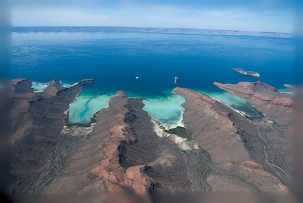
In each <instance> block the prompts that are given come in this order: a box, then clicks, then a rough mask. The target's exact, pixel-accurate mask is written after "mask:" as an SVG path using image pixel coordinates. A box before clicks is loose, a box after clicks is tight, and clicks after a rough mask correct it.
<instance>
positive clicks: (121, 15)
mask: <svg viewBox="0 0 303 203" xmlns="http://www.w3.org/2000/svg"><path fill="white" fill-rule="evenodd" d="M8 1H9V2H10V3H9V4H10V5H9V6H10V10H11V21H12V24H13V26H68V25H69V26H127V27H128V26H132V27H167V28H203V29H224V30H247V31H274V32H293V27H294V26H293V23H294V22H293V21H294V20H293V18H294V16H293V8H292V6H293V4H292V3H291V2H292V0H285V1H284V0H184V1H181V0H147V1H144V0H8Z"/></svg>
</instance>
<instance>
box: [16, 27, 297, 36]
mask: <svg viewBox="0 0 303 203" xmlns="http://www.w3.org/2000/svg"><path fill="white" fill-rule="evenodd" d="M39 27H41V28H42V27H53V28H55V27H58V28H63V27H70V28H72V27H73V28H77V27H79V28H80V27H100V28H101V27H102V28H106V27H107V28H113V27H116V28H136V29H172V30H173V29H184V30H186V29H187V30H213V31H236V32H250V33H273V34H289V35H293V33H291V32H275V31H249V30H226V29H209V28H190V27H188V28H186V27H183V28H182V27H179V28H178V27H174V28H170V27H137V26H116V25H111V26H108V25H106V26H105V25H21V26H20V25H18V26H11V28H39Z"/></svg>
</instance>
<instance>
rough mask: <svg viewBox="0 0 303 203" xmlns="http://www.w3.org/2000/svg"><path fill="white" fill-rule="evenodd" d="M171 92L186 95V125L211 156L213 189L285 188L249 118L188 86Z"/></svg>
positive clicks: (278, 189) (279, 189)
mask: <svg viewBox="0 0 303 203" xmlns="http://www.w3.org/2000/svg"><path fill="white" fill-rule="evenodd" d="M173 92H174V93H176V94H179V95H181V96H183V97H184V98H185V99H186V102H185V103H184V104H183V107H184V109H185V112H184V118H183V121H184V124H185V127H186V128H187V129H189V130H190V131H191V132H192V135H193V136H194V139H195V140H196V141H197V142H198V143H199V145H200V146H201V147H202V148H204V149H205V150H207V151H208V153H209V154H210V157H211V159H212V160H213V163H214V169H213V170H212V171H213V173H212V175H211V176H209V178H208V179H207V181H208V183H209V184H210V185H211V186H212V187H213V190H229V186H231V185H232V186H233V187H232V188H234V189H236V188H242V189H246V190H262V191H282V190H285V189H286V187H285V186H284V184H283V183H282V182H281V181H282V180H281V178H280V177H279V176H278V175H277V174H276V173H275V171H274V170H272V168H271V167H270V166H269V164H268V163H267V161H266V155H265V154H264V141H263V140H262V139H261V138H260V137H259V136H258V130H257V128H256V126H254V125H253V124H252V123H251V122H250V121H249V120H248V119H246V118H245V117H243V116H241V115H240V114H238V113H237V112H235V111H233V110H232V109H230V108H228V107H227V106H225V105H223V104H221V103H220V102H217V101H216V100H214V99H212V98H210V97H208V96H206V95H203V94H200V93H197V92H194V91H192V90H190V89H185V88H175V89H174V90H173ZM279 179H280V180H279ZM222 185H225V186H226V187H224V188H222V187H221V186H222Z"/></svg>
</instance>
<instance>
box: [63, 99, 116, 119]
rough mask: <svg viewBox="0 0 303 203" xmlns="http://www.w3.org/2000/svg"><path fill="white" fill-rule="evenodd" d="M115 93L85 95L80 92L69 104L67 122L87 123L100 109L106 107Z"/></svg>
mask: <svg viewBox="0 0 303 203" xmlns="http://www.w3.org/2000/svg"><path fill="white" fill-rule="evenodd" d="M114 96H115V95H86V94H85V93H80V94H79V96H77V98H76V101H75V102H74V103H73V104H71V105H70V108H69V117H68V122H69V123H70V124H76V123H78V124H79V123H81V124H87V123H90V121H91V118H92V117H93V116H94V114H95V113H96V112H98V111H99V110H100V109H103V108H106V107H108V104H109V101H110V99H111V98H112V97H114Z"/></svg>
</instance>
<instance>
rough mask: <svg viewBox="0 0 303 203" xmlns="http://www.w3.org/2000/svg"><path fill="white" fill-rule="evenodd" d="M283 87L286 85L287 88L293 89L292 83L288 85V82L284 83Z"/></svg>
mask: <svg viewBox="0 0 303 203" xmlns="http://www.w3.org/2000/svg"><path fill="white" fill-rule="evenodd" d="M284 87H287V88H289V89H293V88H294V86H293V85H289V84H284Z"/></svg>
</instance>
